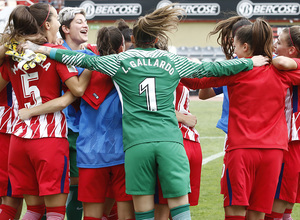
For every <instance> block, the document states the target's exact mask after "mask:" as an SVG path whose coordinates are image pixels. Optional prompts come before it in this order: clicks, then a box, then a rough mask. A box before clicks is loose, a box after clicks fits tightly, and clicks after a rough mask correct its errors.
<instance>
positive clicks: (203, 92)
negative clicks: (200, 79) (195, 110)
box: [198, 88, 216, 100]
mask: <svg viewBox="0 0 300 220" xmlns="http://www.w3.org/2000/svg"><path fill="white" fill-rule="evenodd" d="M198 96H199V99H202V100H206V99H210V98H212V97H215V96H216V93H215V91H214V89H213V88H207V89H200V90H199V94H198Z"/></svg>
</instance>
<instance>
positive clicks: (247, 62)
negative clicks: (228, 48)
mask: <svg viewBox="0 0 300 220" xmlns="http://www.w3.org/2000/svg"><path fill="white" fill-rule="evenodd" d="M175 67H176V69H177V71H178V73H179V76H180V77H181V78H183V77H186V78H202V77H211V76H229V75H233V74H237V73H239V72H241V71H247V70H251V69H252V68H253V62H252V60H251V59H245V58H241V59H234V60H224V61H219V62H202V63H195V62H193V61H190V60H189V59H187V58H186V57H181V56H177V59H176V61H175Z"/></svg>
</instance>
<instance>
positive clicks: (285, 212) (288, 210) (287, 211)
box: [284, 209, 293, 214]
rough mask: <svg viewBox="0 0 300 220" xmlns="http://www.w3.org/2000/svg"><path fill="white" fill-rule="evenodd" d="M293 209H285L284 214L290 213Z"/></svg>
mask: <svg viewBox="0 0 300 220" xmlns="http://www.w3.org/2000/svg"><path fill="white" fill-rule="evenodd" d="M292 211H293V209H285V211H284V214H292Z"/></svg>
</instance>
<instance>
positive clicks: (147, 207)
mask: <svg viewBox="0 0 300 220" xmlns="http://www.w3.org/2000/svg"><path fill="white" fill-rule="evenodd" d="M132 199H133V205H134V210H135V211H136V212H147V211H151V210H153V209H154V195H133V196H132Z"/></svg>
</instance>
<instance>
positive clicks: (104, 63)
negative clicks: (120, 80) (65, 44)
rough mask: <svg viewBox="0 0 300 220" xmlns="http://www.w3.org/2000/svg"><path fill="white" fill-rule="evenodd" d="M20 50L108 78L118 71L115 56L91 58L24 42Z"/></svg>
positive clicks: (78, 53) (74, 52)
mask: <svg viewBox="0 0 300 220" xmlns="http://www.w3.org/2000/svg"><path fill="white" fill-rule="evenodd" d="M22 48H23V50H25V49H30V50H32V51H34V52H35V53H42V54H45V55H47V56H49V57H50V58H51V59H54V60H57V61H58V62H61V63H64V64H68V65H72V66H78V67H82V68H85V69H89V70H96V71H98V72H101V73H104V74H106V75H109V76H114V75H115V73H116V72H117V70H118V69H119V62H118V60H117V56H116V54H112V55H107V56H102V57H100V56H91V55H87V54H84V53H80V52H76V51H71V50H63V49H56V48H51V47H47V46H41V45H37V44H34V43H32V42H30V41H26V43H25V44H22Z"/></svg>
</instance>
